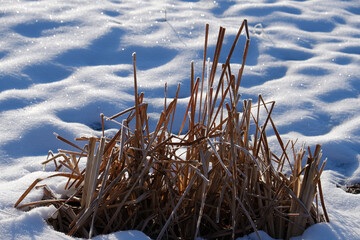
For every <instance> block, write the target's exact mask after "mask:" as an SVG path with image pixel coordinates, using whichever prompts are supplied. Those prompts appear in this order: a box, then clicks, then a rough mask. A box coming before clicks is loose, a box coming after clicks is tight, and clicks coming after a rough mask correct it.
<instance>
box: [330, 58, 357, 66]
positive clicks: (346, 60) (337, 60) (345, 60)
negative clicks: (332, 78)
mask: <svg viewBox="0 0 360 240" xmlns="http://www.w3.org/2000/svg"><path fill="white" fill-rule="evenodd" d="M352 61H353V59H351V58H349V57H336V58H334V61H333V62H334V63H335V64H337V65H347V64H349V63H351V62H352Z"/></svg>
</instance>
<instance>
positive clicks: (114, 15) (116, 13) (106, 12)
mask: <svg viewBox="0 0 360 240" xmlns="http://www.w3.org/2000/svg"><path fill="white" fill-rule="evenodd" d="M104 14H105V15H107V16H109V17H117V16H119V15H120V13H119V12H118V11H108V10H106V11H104Z"/></svg>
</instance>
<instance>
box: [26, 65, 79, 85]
mask: <svg viewBox="0 0 360 240" xmlns="http://www.w3.org/2000/svg"><path fill="white" fill-rule="evenodd" d="M23 72H24V73H25V74H26V75H28V76H29V77H30V79H31V80H32V81H33V82H34V83H49V82H55V81H59V80H62V79H65V78H67V77H68V76H70V75H71V73H72V71H70V70H69V69H67V68H65V67H63V66H60V65H55V64H51V63H44V64H38V65H30V66H28V67H27V68H26V69H25V70H24V71H23Z"/></svg>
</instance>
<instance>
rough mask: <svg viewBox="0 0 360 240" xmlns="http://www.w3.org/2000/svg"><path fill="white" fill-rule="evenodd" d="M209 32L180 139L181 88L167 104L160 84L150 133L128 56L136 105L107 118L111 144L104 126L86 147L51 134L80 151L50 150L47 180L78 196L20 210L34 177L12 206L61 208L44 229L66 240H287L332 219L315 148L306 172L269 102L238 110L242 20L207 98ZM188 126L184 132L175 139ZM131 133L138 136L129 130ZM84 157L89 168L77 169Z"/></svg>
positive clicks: (47, 194)
mask: <svg viewBox="0 0 360 240" xmlns="http://www.w3.org/2000/svg"><path fill="white" fill-rule="evenodd" d="M208 31H209V26H208V25H207V26H206V31H205V47H204V58H203V69H202V76H201V78H196V80H195V76H194V65H193V64H191V97H190V99H189V102H188V107H187V110H186V113H185V116H184V118H183V121H182V125H181V128H180V133H179V135H174V134H173V133H172V127H173V121H174V117H175V111H176V106H177V101H178V93H179V87H180V85H179V87H178V89H177V93H176V96H175V98H174V99H172V100H171V101H170V99H168V98H167V96H166V95H167V94H166V91H167V90H166V89H167V87H166V86H165V99H164V110H163V111H162V112H161V115H160V118H159V120H158V123H157V126H156V127H155V129H154V130H153V131H152V132H150V130H149V124H148V120H149V118H148V115H147V104H146V103H144V102H143V100H144V95H143V94H140V95H139V94H138V88H137V77H136V54H134V55H133V65H134V91H135V92H134V102H135V104H134V105H135V106H134V107H131V108H129V109H126V110H124V111H122V112H120V113H118V114H116V115H114V116H112V117H105V116H103V115H101V121H102V125H104V119H106V120H110V121H116V120H115V119H116V118H118V117H120V116H122V117H123V118H124V120H123V121H122V123H121V128H120V129H119V131H118V132H117V134H115V136H113V137H112V138H111V139H107V138H105V136H104V127H103V128H102V131H103V134H102V136H101V137H98V138H97V137H90V138H79V139H76V140H77V141H87V142H88V144H86V145H85V147H79V146H78V145H77V144H75V143H73V142H71V141H68V140H66V139H64V138H62V137H60V136H58V135H57V138H58V139H59V140H61V141H63V142H65V143H67V144H69V145H71V146H73V147H75V148H76V149H77V150H79V152H76V151H67V150H59V153H58V154H56V155H54V154H53V153H52V152H51V153H49V156H48V159H47V160H46V161H44V162H43V164H44V165H45V164H49V163H50V162H53V163H54V164H55V168H56V171H61V170H62V169H63V170H66V171H67V172H66V173H65V172H64V173H57V174H55V175H51V176H49V178H50V177H64V178H66V179H67V184H66V187H65V188H66V189H70V188H75V190H76V191H75V193H74V194H73V195H72V196H70V197H69V198H58V197H56V195H55V194H53V193H52V192H51V190H49V189H48V188H44V197H43V199H42V200H41V201H37V202H33V203H26V204H23V205H20V203H21V202H22V201H23V200H24V198H25V197H26V196H27V194H28V193H29V192H30V191H31V190H32V189H33V188H35V187H36V186H37V184H38V183H39V182H40V181H42V180H44V179H37V180H35V181H34V183H33V184H31V185H30V187H29V188H28V189H27V190H26V191H25V192H24V194H23V195H22V196H21V197H20V198H19V200H18V201H17V202H16V203H15V207H17V208H20V209H29V208H34V207H38V206H44V205H53V206H55V208H56V209H57V210H56V212H55V213H54V214H53V216H52V217H51V218H49V219H47V221H48V223H49V224H51V225H52V226H53V227H54V229H56V230H58V231H61V232H64V233H66V234H68V235H71V236H77V237H86V238H91V237H93V236H96V235H99V234H106V233H111V232H115V231H121V230H129V229H137V230H140V231H143V232H144V233H146V234H147V235H148V236H150V237H151V238H154V239H155V238H156V239H179V238H180V239H194V238H196V237H198V236H201V237H204V238H208V239H235V238H236V237H238V236H242V235H245V234H248V233H250V232H255V233H256V234H257V236H258V238H259V239H260V235H259V234H258V231H259V230H264V231H266V232H267V233H268V234H269V235H270V236H272V237H274V238H284V239H289V238H290V237H292V236H296V235H300V234H301V233H302V232H303V231H304V230H305V229H306V228H307V227H309V226H310V225H312V224H315V223H317V222H324V221H329V218H328V216H327V212H326V208H325V203H324V199H323V195H322V189H321V182H320V176H321V173H322V170H323V169H324V165H325V162H326V161H324V162H323V163H322V165H320V163H321V155H322V153H321V150H320V149H321V147H320V145H317V146H316V148H315V150H314V152H313V153H312V152H311V151H310V149H308V157H307V160H306V164H305V166H304V167H302V166H303V165H302V162H303V159H304V157H305V152H306V150H305V149H304V148H301V149H300V150H298V152H296V151H295V146H294V145H295V143H294V142H288V143H287V144H284V143H283V141H282V139H281V137H280V135H279V133H278V131H277V129H276V127H275V124H274V122H273V119H272V117H271V113H272V111H273V109H274V105H275V102H265V101H264V99H263V98H262V96H261V95H260V96H259V99H258V101H257V104H255V105H254V104H253V102H252V101H251V100H243V102H242V111H241V112H239V111H238V108H239V103H240V94H239V92H238V91H239V86H240V82H241V76H242V73H243V70H244V66H245V62H246V56H247V52H248V48H249V43H250V36H249V31H248V26H247V22H246V20H244V22H243V23H242V25H241V27H240V29H239V32H238V34H237V35H236V37H235V40H234V43H233V45H232V48H231V50H230V52H229V54H228V57H227V60H226V63H225V64H223V65H222V69H221V74H220V78H219V80H218V81H214V78H215V75H216V69H217V66H218V60H219V56H220V52H221V47H222V42H223V39H224V36H225V28H220V31H219V37H218V42H217V45H216V49H215V55H214V58H213V59H214V60H213V65H212V67H211V72H210V75H209V78H208V90H205V87H204V81H205V79H204V75H205V74H204V73H205V65H206V64H205V63H206V58H207V56H206V53H207V44H208ZM243 32H245V36H246V42H245V46H244V51H243V62H242V65H241V67H240V69H239V71H238V76H237V77H236V76H235V75H233V72H232V71H231V67H230V60H231V56H232V53H233V51H234V49H235V47H236V46H237V44H238V40H239V37H240V34H241V33H243ZM215 83H217V85H215ZM199 91H200V92H199ZM168 101H170V102H168ZM188 111H189V113H188ZM261 111H262V112H265V118H264V117H263V116H262V114H260V112H261ZM196 114H197V116H196ZM133 121H135V124H131V123H133ZM186 122H188V124H189V126H188V131H187V132H186V133H185V134H183V135H181V132H182V130H183V128H184V125H185V123H186ZM132 125H135V129H131V128H130V126H132ZM269 128H272V131H273V132H274V133H275V135H276V139H277V141H278V143H279V146H280V149H281V151H282V153H281V155H280V156H276V155H275V154H274V153H273V152H272V151H271V149H270V147H269V143H268V138H267V135H266V132H267V131H268V130H269ZM251 131H254V132H251ZM251 135H253V136H254V138H253V141H250V136H251ZM289 146H290V147H291V149H289ZM291 150H292V156H293V158H292V159H291V158H290V157H291V154H289V151H291ZM84 157H86V161H87V164H86V168H85V169H79V164H78V163H79V161H80V160H81V159H82V158H84ZM285 164H288V165H289V168H290V174H288V176H287V175H286V174H285V173H283V172H282V171H283V168H284V165H285ZM69 171H70V172H69ZM319 199H320V202H319ZM320 208H321V209H320Z"/></svg>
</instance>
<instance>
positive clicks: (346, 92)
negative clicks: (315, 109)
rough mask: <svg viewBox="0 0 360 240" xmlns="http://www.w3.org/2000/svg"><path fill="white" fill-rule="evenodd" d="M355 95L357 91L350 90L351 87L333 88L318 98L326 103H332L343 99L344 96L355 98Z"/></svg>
mask: <svg viewBox="0 0 360 240" xmlns="http://www.w3.org/2000/svg"><path fill="white" fill-rule="evenodd" d="M357 96H358V93H356V92H355V91H352V90H351V89H335V90H333V91H330V92H326V93H324V94H322V95H320V96H319V97H318V98H319V100H321V101H323V102H326V103H334V102H337V101H341V100H344V99H345V98H357Z"/></svg>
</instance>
